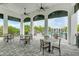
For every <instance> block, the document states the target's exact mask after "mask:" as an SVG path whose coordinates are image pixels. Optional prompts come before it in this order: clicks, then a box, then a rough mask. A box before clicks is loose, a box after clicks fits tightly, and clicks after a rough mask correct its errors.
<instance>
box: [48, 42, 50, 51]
mask: <svg viewBox="0 0 79 59" xmlns="http://www.w3.org/2000/svg"><path fill="white" fill-rule="evenodd" d="M48 52H49V53H50V52H51V43H50V42H49V49H48Z"/></svg>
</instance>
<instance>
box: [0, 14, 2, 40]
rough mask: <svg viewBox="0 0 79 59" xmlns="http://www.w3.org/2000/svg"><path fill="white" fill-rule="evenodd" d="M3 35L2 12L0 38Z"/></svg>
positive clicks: (0, 16) (0, 15)
mask: <svg viewBox="0 0 79 59" xmlns="http://www.w3.org/2000/svg"><path fill="white" fill-rule="evenodd" d="M2 36H3V14H0V39H1V37H2Z"/></svg>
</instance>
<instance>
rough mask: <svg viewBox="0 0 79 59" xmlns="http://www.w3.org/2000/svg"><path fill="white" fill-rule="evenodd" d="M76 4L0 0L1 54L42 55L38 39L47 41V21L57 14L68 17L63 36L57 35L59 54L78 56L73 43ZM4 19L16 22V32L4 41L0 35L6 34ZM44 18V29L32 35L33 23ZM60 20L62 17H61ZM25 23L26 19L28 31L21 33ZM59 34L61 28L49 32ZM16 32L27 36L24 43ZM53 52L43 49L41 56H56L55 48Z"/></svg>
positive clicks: (74, 39) (6, 27)
mask: <svg viewBox="0 0 79 59" xmlns="http://www.w3.org/2000/svg"><path fill="white" fill-rule="evenodd" d="M78 9H79V4H78V3H10V4H9V3H1V4H0V18H1V19H3V35H2V37H0V55H2V56H4V55H5V56H6V55H8V56H42V51H40V39H44V40H48V38H47V36H49V28H48V20H49V19H52V18H58V17H64V16H67V17H68V24H67V25H68V28H67V32H66V34H67V35H66V37H65V38H62V37H61V55H62V56H79V49H78V48H77V46H76V36H75V34H76V33H77V28H76V25H77V19H78V12H77V11H78ZM8 20H11V21H16V22H19V23H20V31H19V32H20V33H19V34H18V35H17V36H16V35H15V34H14V38H12V40H11V41H10V42H8V43H6V42H4V35H5V34H9V31H8ZM39 20H44V27H45V28H44V31H43V33H41V34H38V35H35V33H36V31H35V30H34V22H35V21H39ZM63 20H64V19H63ZM25 22H30V30H29V33H28V34H27V35H26V34H25V30H24V29H25V26H24V23H25ZM56 31H57V32H58V33H57V34H60V33H61V32H62V28H59V29H55V28H53V29H52V32H51V33H56ZM20 35H22V36H25V35H26V36H29V37H30V44H26V45H25V46H24V45H22V44H21V42H20ZM54 52H55V53H54V54H53V53H52V52H51V53H48V52H45V54H44V55H45V56H58V51H57V50H55V51H54Z"/></svg>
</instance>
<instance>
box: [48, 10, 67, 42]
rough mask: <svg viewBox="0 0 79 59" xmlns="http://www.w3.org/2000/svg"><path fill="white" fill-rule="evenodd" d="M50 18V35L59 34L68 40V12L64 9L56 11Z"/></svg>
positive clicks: (64, 39)
mask: <svg viewBox="0 0 79 59" xmlns="http://www.w3.org/2000/svg"><path fill="white" fill-rule="evenodd" d="M48 18H49V19H48V34H49V36H53V35H54V34H57V35H59V36H61V38H63V41H65V42H67V41H68V40H67V33H68V30H67V29H68V12H67V11H64V10H58V11H54V12H52V13H50V14H49V15H48Z"/></svg>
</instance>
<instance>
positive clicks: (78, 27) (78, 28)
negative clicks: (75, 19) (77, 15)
mask: <svg viewBox="0 0 79 59" xmlns="http://www.w3.org/2000/svg"><path fill="white" fill-rule="evenodd" d="M77 32H79V24H78V25H77Z"/></svg>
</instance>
